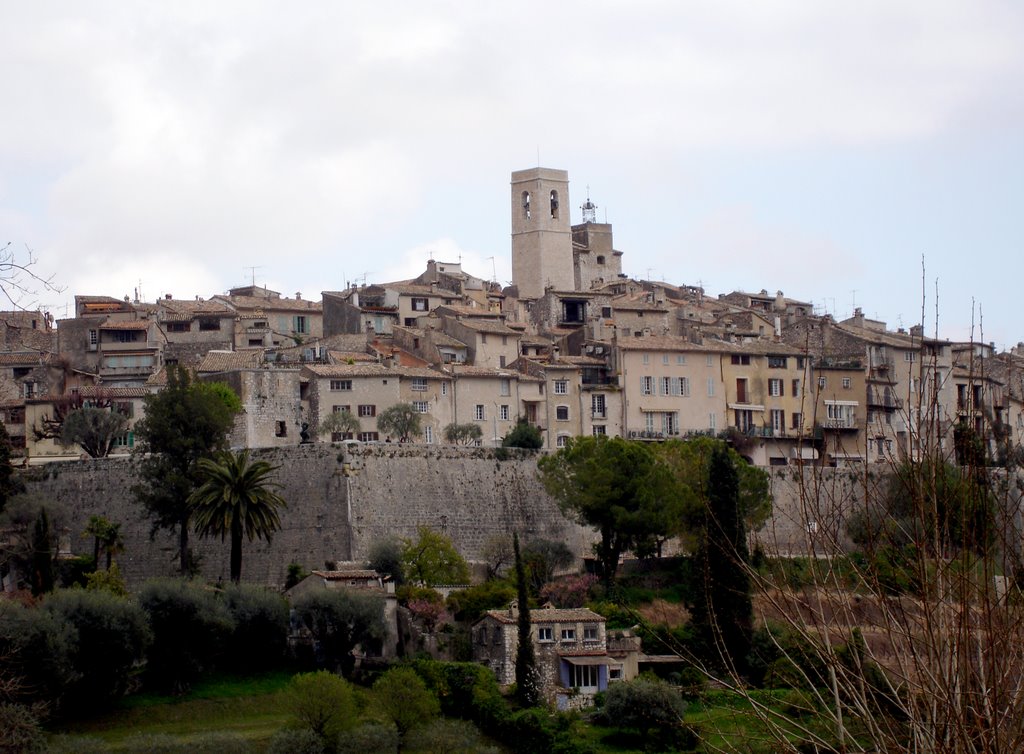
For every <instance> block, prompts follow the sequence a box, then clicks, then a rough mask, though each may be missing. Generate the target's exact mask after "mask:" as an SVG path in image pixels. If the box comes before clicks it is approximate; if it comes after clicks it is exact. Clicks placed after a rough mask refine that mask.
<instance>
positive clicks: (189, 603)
mask: <svg viewBox="0 0 1024 754" xmlns="http://www.w3.org/2000/svg"><path fill="white" fill-rule="evenodd" d="M139 605H140V606H141V607H142V609H143V610H144V611H145V613H146V615H147V616H148V617H149V625H150V628H151V629H152V631H153V644H152V647H151V649H150V652H149V663H148V665H147V667H146V679H147V681H148V682H150V683H151V684H153V686H154V687H156V688H158V689H161V690H163V691H169V692H173V693H181V692H183V691H185V690H187V689H188V687H189V686H190V685H191V683H192V681H194V680H195V679H196V678H198V677H199V675H200V674H201V673H203V672H207V671H209V670H211V669H212V668H213V667H214V666H215V664H216V662H217V660H218V659H219V658H220V657H221V655H222V654H223V651H224V646H225V643H226V642H227V641H228V639H229V638H230V636H231V632H232V631H233V630H234V623H233V621H232V620H231V615H230V614H229V613H228V610H227V608H226V607H225V606H224V604H223V603H222V602H220V600H218V599H217V598H216V596H215V595H214V594H213V593H212V592H210V591H208V590H206V589H204V588H202V587H200V586H198V585H197V584H194V583H193V582H191V581H185V580H183V579H156V580H153V581H149V582H147V583H146V584H145V585H144V586H143V587H142V591H141V592H140V593H139Z"/></svg>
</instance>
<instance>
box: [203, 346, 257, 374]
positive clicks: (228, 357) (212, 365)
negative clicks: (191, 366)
mask: <svg viewBox="0 0 1024 754" xmlns="http://www.w3.org/2000/svg"><path fill="white" fill-rule="evenodd" d="M261 364H263V351H262V350H261V349H258V348H256V349H253V350H245V351H208V352H207V354H206V356H204V357H203V360H202V361H201V362H200V363H199V367H198V368H197V369H196V371H197V372H229V371H231V370H233V369H251V368H253V367H258V366H260V365H261Z"/></svg>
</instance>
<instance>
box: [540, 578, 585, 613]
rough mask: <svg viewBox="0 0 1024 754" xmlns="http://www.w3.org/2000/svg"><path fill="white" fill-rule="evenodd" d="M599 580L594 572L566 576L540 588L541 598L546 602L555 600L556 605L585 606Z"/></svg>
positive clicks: (564, 606) (565, 606) (568, 606)
mask: <svg viewBox="0 0 1024 754" xmlns="http://www.w3.org/2000/svg"><path fill="white" fill-rule="evenodd" d="M597 580H598V579H597V576H595V575H594V574H592V573H581V574H575V575H572V576H564V577H562V578H560V579H558V580H556V581H552V582H550V583H548V584H545V585H544V586H543V588H542V589H541V590H540V598H541V600H542V601H544V602H547V601H550V602H553V603H554V604H555V606H556V607H563V608H574V607H583V606H584V605H585V604H586V603H587V598H588V597H589V596H590V590H591V589H592V588H593V586H594V585H595V584H597Z"/></svg>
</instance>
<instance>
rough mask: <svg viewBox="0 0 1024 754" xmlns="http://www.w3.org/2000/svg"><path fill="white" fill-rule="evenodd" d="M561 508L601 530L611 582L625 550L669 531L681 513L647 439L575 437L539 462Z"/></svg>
mask: <svg viewBox="0 0 1024 754" xmlns="http://www.w3.org/2000/svg"><path fill="white" fill-rule="evenodd" d="M537 465H538V467H539V468H540V472H541V480H542V481H543V483H544V487H545V489H547V491H548V493H549V494H550V495H551V496H552V497H553V498H555V500H556V501H557V502H558V505H559V507H560V508H561V509H562V512H563V513H564V514H566V515H567V516H570V517H572V518H574V519H575V520H577V521H578V522H579V523H581V524H583V525H585V526H591V527H593V528H595V529H597V531H598V532H599V534H600V536H601V541H600V542H599V543H598V545H597V546H596V547H595V550H596V554H597V558H598V561H599V562H600V564H601V571H602V573H601V575H602V577H603V579H604V582H605V585H606V586H610V585H611V582H612V581H613V580H614V578H615V572H616V571H617V570H618V567H619V557H620V556H621V555H622V553H623V552H625V551H626V550H629V549H631V548H635V547H638V546H644V545H648V546H649V549H654V548H653V546H650V545H649V543H651V542H653V541H654V539H655V538H658V537H665V536H667V534H668V532H669V529H670V527H672V526H675V525H676V521H677V520H678V518H679V516H680V515H681V512H680V508H679V502H680V501H679V496H678V490H677V486H678V485H676V484H675V481H674V479H673V478H672V475H671V474H669V473H668V471H667V469H666V468H665V466H664V465H663V464H660V463H658V461H657V459H656V458H655V456H654V453H653V452H652V451H651V450H650V448H649V447H648V445H647V443H639V442H633V441H629V440H623V439H622V438H618V437H611V438H609V437H604V436H602V437H576V438H571V439H570V440H569V442H568V444H567V445H566V446H565V447H564V448H562V449H560V450H559V451H558V452H557V453H555V454H553V455H549V456H545V457H543V458H541V459H540V460H539V461H538V464H537Z"/></svg>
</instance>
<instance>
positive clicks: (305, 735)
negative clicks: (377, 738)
mask: <svg viewBox="0 0 1024 754" xmlns="http://www.w3.org/2000/svg"><path fill="white" fill-rule="evenodd" d="M371 751H372V750H371ZM325 753H326V747H325V745H324V741H323V739H322V738H320V736H318V735H317V734H316V733H314V732H313V731H311V730H308V729H306V728H285V729H284V730H279V731H278V732H277V733H275V734H274V735H273V736H271V737H270V743H269V744H268V746H267V754H325Z"/></svg>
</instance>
